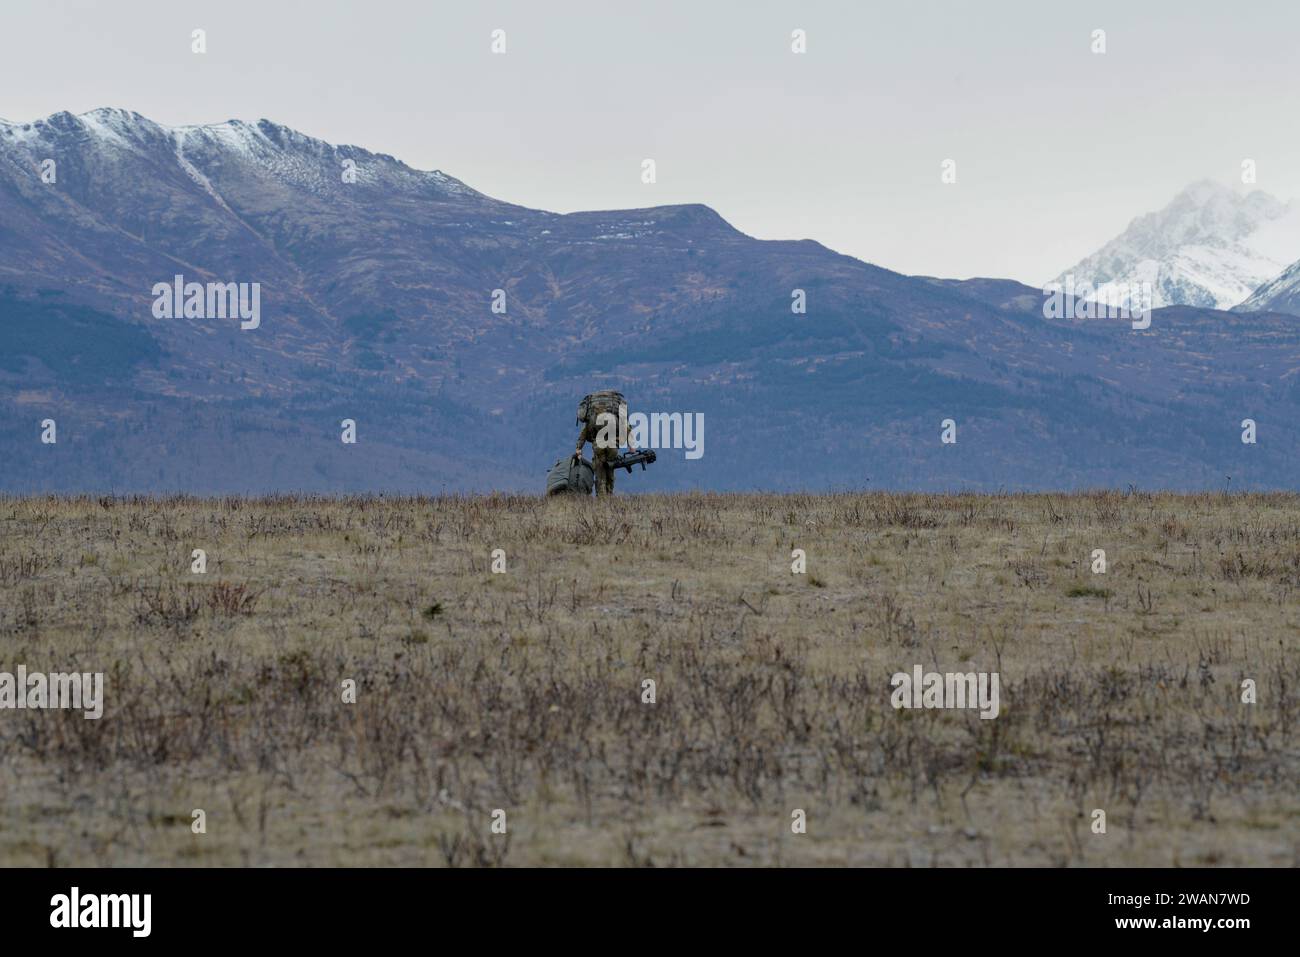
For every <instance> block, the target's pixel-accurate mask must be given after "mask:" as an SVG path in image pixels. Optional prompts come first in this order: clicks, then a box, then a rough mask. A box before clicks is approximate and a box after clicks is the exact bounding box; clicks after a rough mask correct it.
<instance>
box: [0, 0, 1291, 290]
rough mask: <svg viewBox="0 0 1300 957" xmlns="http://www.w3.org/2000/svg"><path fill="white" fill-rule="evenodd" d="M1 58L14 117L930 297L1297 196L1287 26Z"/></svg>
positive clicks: (59, 35) (724, 10) (792, 24)
mask: <svg viewBox="0 0 1300 957" xmlns="http://www.w3.org/2000/svg"><path fill="white" fill-rule="evenodd" d="M195 28H203V29H205V30H206V31H207V44H208V52H207V53H206V54H203V55H195V54H193V53H191V52H190V33H191V31H192V30H193V29H195ZM498 28H499V29H503V30H505V31H506V37H507V44H508V46H507V49H508V52H507V53H506V54H505V55H504V56H501V55H493V54H492V53H491V52H490V49H489V46H490V39H491V38H490V34H491V31H492V30H494V29H498ZM795 28H801V29H803V30H806V31H807V36H808V52H807V53H806V54H803V55H795V54H793V53H791V51H790V34H791V31H792V30H793V29H795ZM1098 28H1100V29H1104V30H1105V31H1106V34H1107V48H1108V51H1107V52H1106V53H1105V54H1104V55H1096V54H1093V53H1092V52H1090V49H1089V46H1090V35H1091V33H1092V31H1093V30H1094V29H1098ZM0 35H3V36H4V38H5V41H6V42H5V55H4V57H3V58H0V90H3V91H4V94H3V98H0V116H4V117H5V118H7V119H9V120H31V119H36V118H38V117H43V116H46V115H48V114H50V113H54V112H57V111H59V110H70V111H72V112H74V113H79V112H82V111H85V110H89V109H92V108H94V107H98V106H119V107H123V108H126V109H130V110H137V111H139V112H141V113H143V114H145V115H146V116H150V117H152V118H154V119H156V120H158V121H160V122H164V123H170V124H196V123H209V122H218V121H221V120H225V119H228V118H232V117H237V118H241V119H246V120H255V119H258V118H261V117H267V118H270V119H273V120H275V121H276V122H279V123H283V124H286V125H288V126H291V127H294V128H296V129H299V130H302V131H303V132H306V133H309V134H312V135H315V136H319V137H321V138H323V139H325V140H328V141H330V142H334V143H351V144H356V145H360V146H364V147H366V148H368V149H372V150H377V151H382V152H387V153H391V154H393V155H395V156H397V157H398V158H399V159H401V160H403V161H405V162H407V163H409V164H410V165H412V166H414V167H417V168H420V169H441V170H443V171H445V172H447V173H450V174H451V175H453V176H455V177H458V178H460V179H462V180H464V181H465V182H466V183H468V184H469V185H471V186H473V187H474V188H475V189H478V190H481V191H483V192H486V193H488V194H489V195H492V196H495V197H498V198H500V199H504V200H508V201H510V202H516V203H521V204H524V205H527V206H531V207H536V208H543V209H550V210H555V211H560V212H568V211H573V210H582V209H603V208H628V207H637V206H651V205H661V204H667V203H688V202H699V203H705V204H708V205H709V206H711V207H713V208H714V209H716V210H717V211H718V212H719V213H721V214H722V215H723V216H724V217H726V218H727V219H728V220H729V221H730V222H731V223H733V224H734V225H735V226H736V227H737V228H739V229H741V230H743V231H745V232H746V233H749V234H751V235H754V236H757V237H759V238H764V239H799V238H811V239H816V240H818V241H820V242H822V243H825V244H826V245H828V246H830V247H831V248H833V249H836V250H838V251H841V252H844V253H848V254H850V255H853V256H856V257H859V258H862V259H865V260H867V261H870V262H873V263H877V264H879V265H882V266H886V267H888V268H891V269H895V270H899V271H902V272H906V273H921V274H929V275H939V276H950V277H959V278H960V277H968V276H976V275H984V276H1003V277H1009V278H1015V279H1019V280H1022V281H1025V282H1029V283H1034V284H1038V283H1041V282H1042V281H1043V280H1045V279H1047V278H1048V277H1051V276H1054V275H1056V274H1057V273H1059V272H1060V271H1061V270H1062V269H1064V268H1066V267H1068V266H1069V265H1070V264H1071V263H1074V262H1078V261H1079V260H1080V259H1082V258H1084V257H1085V256H1088V255H1089V254H1091V253H1092V252H1094V251H1095V250H1097V249H1098V248H1099V247H1101V246H1102V245H1103V244H1104V243H1105V242H1106V241H1107V240H1109V239H1111V238H1112V237H1114V236H1115V235H1117V234H1118V233H1120V232H1121V231H1122V230H1123V229H1124V228H1125V226H1127V225H1128V223H1129V222H1130V221H1131V220H1132V219H1133V218H1134V217H1136V216H1138V215H1140V214H1142V213H1145V212H1148V211H1151V210H1154V209H1158V208H1160V207H1162V206H1164V205H1165V204H1166V203H1167V202H1169V200H1170V199H1171V198H1172V197H1173V196H1174V194H1176V193H1177V192H1178V191H1179V190H1181V189H1182V188H1183V187H1185V186H1186V185H1187V184H1188V183H1190V182H1192V181H1194V180H1198V179H1203V178H1211V179H1215V180H1218V181H1219V182H1222V183H1224V184H1227V185H1236V186H1237V188H1241V186H1240V182H1239V179H1238V177H1239V170H1240V165H1241V161H1242V160H1243V159H1246V158H1250V159H1253V160H1255V161H1256V163H1257V164H1258V170H1259V180H1258V183H1257V184H1256V186H1257V188H1259V189H1262V190H1265V191H1267V192H1269V193H1271V194H1272V195H1274V196H1277V197H1279V198H1281V199H1289V198H1292V197H1294V196H1297V195H1300V127H1297V124H1296V123H1295V122H1294V121H1293V120H1294V117H1293V97H1294V90H1295V78H1296V73H1295V67H1294V53H1295V38H1296V36H1297V35H1300V7H1297V6H1296V5H1295V4H1293V3H1283V2H1274V3H1255V4H1251V5H1250V6H1249V7H1242V6H1236V5H1231V4H1226V3H1199V2H1177V3H1175V2H1151V3H1143V4H1140V5H1138V4H1132V3H1105V2H1102V3H1089V4H1087V5H1079V4H1071V5H1064V4H1044V3H1041V2H999V3H997V4H971V3H956V2H954V3H908V4H886V5H878V4H863V3H856V2H844V3H831V2H816V3H810V2H807V0H804V2H790V3H763V2H743V3H742V2H712V3H698V2H694V3H685V2H670V0H660V2H656V3H653V4H643V5H633V4H611V3H608V2H600V3H596V2H591V3H577V2H572V3H570V2H566V3H537V2H533V0H528V2H493V3H456V4H449V3H429V2H425V0H418V2H379V0H372V2H366V3H354V2H349V3H330V2H311V3H306V2H304V3H266V2H258V3H252V2H244V0H221V2H211V3H203V2H191V3H184V4H179V3H175V2H163V0H158V2H132V3H114V4H105V3H77V2H70V3H62V4H59V5H57V6H55V5H52V4H49V3H45V2H35V0H6V2H5V4H4V6H3V10H2V11H0ZM645 158H653V159H654V160H655V161H656V163H657V166H658V182H657V183H656V184H654V185H643V184H642V183H641V181H640V175H639V174H640V164H641V161H642V160H643V159H645ZM948 158H951V159H954V160H956V162H957V173H958V181H957V183H956V184H955V185H951V186H947V185H942V184H941V183H940V176H939V174H940V163H941V162H942V161H943V160H945V159H948Z"/></svg>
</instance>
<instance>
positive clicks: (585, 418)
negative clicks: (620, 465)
mask: <svg viewBox="0 0 1300 957" xmlns="http://www.w3.org/2000/svg"><path fill="white" fill-rule="evenodd" d="M625 408H626V404H625V403H624V401H623V395H622V393H619V392H614V391H613V390H609V391H605V392H593V393H592V394H591V395H589V396H587V397H586V398H584V399H583V400H582V402H580V403H579V404H578V424H579V425H580V426H582V431H581V432H579V433H578V449H577V451H576V452H574V453H573V457H574V458H576V459H581V458H582V447H583V446H584V445H586V444H587V443H588V442H590V443H591V467H592V469H593V471H594V472H595V473H596V495H597V497H599V496H601V495H613V494H614V465H613V462H614V459H616V458H618V430H619V428H620V427H621V425H622V423H623V421H624V419H623V415H622V414H621V410H622V409H625ZM602 413H604V414H605V415H611V416H613V420H612V423H611V420H610V419H605V418H603V417H602ZM611 424H613V426H614V428H609V427H608V426H609V425H611ZM602 429H604V430H605V435H606V436H609V435H611V433H612V434H613V436H614V440H613V441H612V442H607V441H602V440H601V434H600V433H601V430H602ZM627 445H628V448H629V449H633V450H635V449H636V446H635V445H633V444H632V439H631V437H630V436H629V437H628V440H627Z"/></svg>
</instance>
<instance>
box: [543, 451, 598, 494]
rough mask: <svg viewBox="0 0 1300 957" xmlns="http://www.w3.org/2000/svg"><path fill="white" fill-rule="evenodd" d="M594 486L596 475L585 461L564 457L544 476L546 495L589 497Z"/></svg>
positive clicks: (569, 456)
mask: <svg viewBox="0 0 1300 957" xmlns="http://www.w3.org/2000/svg"><path fill="white" fill-rule="evenodd" d="M595 485H596V473H595V471H594V470H593V469H592V467H591V463H590V462H588V461H587V460H586V459H575V458H574V457H573V456H572V455H566V456H565V457H564V458H562V459H560V460H559V461H558V462H556V463H555V464H554V465H552V466H551V471H550V472H549V473H548V474H547V476H546V494H547V495H565V494H573V495H590V494H591V490H592V489H593V488H594V487H595Z"/></svg>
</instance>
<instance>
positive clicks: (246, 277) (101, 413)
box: [0, 110, 1300, 493]
mask: <svg viewBox="0 0 1300 957" xmlns="http://www.w3.org/2000/svg"><path fill="white" fill-rule="evenodd" d="M50 161H53V162H52V163H51V162H50ZM47 168H48V170H49V173H50V174H51V175H49V176H46V175H45V174H46V169H47ZM1253 202H1254V203H1259V202H1260V200H1258V199H1257V200H1254V201H1253ZM1293 258H1294V257H1293ZM178 275H181V276H183V279H184V280H185V283H186V289H187V292H186V308H185V310H184V311H183V314H182V310H179V309H178V310H176V311H175V312H172V311H171V310H168V311H167V314H160V313H159V312H158V311H157V309H156V306H157V305H158V302H157V299H156V296H157V293H156V292H155V289H156V287H157V285H158V284H159V283H161V284H162V285H163V288H164V289H169V288H170V287H171V285H172V283H173V281H174V279H175V277H176V276H178ZM191 283H193V284H195V285H197V286H198V287H199V288H200V289H202V287H203V286H205V285H206V286H207V295H206V299H205V298H204V297H203V296H199V297H198V298H199V300H202V301H200V302H198V303H197V305H198V307H199V308H197V309H196V310H195V312H194V314H191V311H190V309H189V302H190V300H189V295H190V294H189V292H188V288H189V285H190V284H191ZM254 284H256V288H257V289H258V297H259V298H258V302H259V303H260V314H259V323H258V324H257V325H256V326H255V327H245V326H244V323H243V322H242V321H232V320H231V319H230V318H228V317H227V318H223V315H225V313H220V312H213V311H212V308H211V304H212V301H213V297H214V295H218V293H216V292H214V290H215V289H216V288H230V287H233V286H238V287H240V288H243V287H244V286H245V285H247V286H248V287H249V288H252V287H253V285H254ZM795 291H800V292H802V293H804V294H805V295H806V303H807V312H806V313H795V312H793V311H792V293H793V292H795ZM241 296H242V293H241ZM169 301H170V300H169ZM241 301H242V300H241ZM498 302H499V303H500V304H501V306H502V308H500V309H498V308H497V303H498ZM205 305H206V306H207V307H206V308H205ZM242 318H243V317H242V316H241V317H240V319H242ZM1228 318H1229V320H1231V318H1232V317H1228ZM1297 354H1300V323H1297V322H1295V321H1294V320H1293V319H1292V317H1290V316H1284V315H1275V314H1269V313H1265V314H1261V315H1258V316H1251V317H1249V318H1248V319H1247V318H1246V317H1241V319H1240V321H1237V322H1232V321H1228V322H1225V321H1224V317H1223V315H1222V314H1221V313H1217V312H1208V311H1206V310H1200V309H1195V308H1188V307H1178V308H1173V309H1168V310H1162V311H1161V312H1159V313H1157V314H1156V315H1155V316H1154V317H1153V318H1152V321H1151V325H1150V327H1149V328H1148V329H1147V330H1145V331H1140V332H1139V331H1135V330H1134V329H1133V328H1132V326H1131V324H1130V323H1129V322H1115V321H1112V320H1105V319H1098V320H1096V321H1069V322H1059V321H1049V320H1047V319H1045V318H1044V315H1043V300H1042V297H1041V295H1040V294H1039V292H1038V290H1035V289H1031V288H1029V287H1025V286H1020V285H1019V284H1017V283H1014V282H1010V281H1008V280H998V279H978V280H968V281H960V282H958V281H950V280H939V279H930V278H925V277H919V276H903V275H900V274H898V273H895V272H890V271H889V270H886V269H881V268H879V267H877V266H872V265H871V264H869V263H865V262H862V261H860V260H856V259H853V258H851V257H849V256H842V255H840V254H838V253H835V252H832V251H831V250H829V249H827V248H825V247H824V246H821V245H820V244H818V243H816V242H813V241H811V240H799V241H764V240H758V239H754V238H753V237H750V236H746V235H745V234H744V233H742V232H740V231H739V230H737V229H735V228H733V227H732V226H730V225H729V224H728V223H727V222H726V221H725V220H724V219H723V218H722V217H721V216H719V215H718V214H717V213H716V212H714V211H713V210H712V209H710V208H709V207H707V206H703V205H698V204H692V205H683V206H656V207H650V208H642V209H625V210H603V211H596V212H575V213H567V214H563V215H561V214H557V213H551V212H546V211H543V210H535V209H528V208H526V207H523V206H518V205H514V204H511V203H508V202H504V201H501V200H498V199H494V198H492V197H489V196H485V195H484V194H482V193H479V192H477V191H475V190H473V189H471V188H470V187H469V186H466V185H465V184H464V183H461V182H460V181H459V180H455V179H453V178H452V177H450V176H448V175H446V174H443V173H438V172H433V171H421V170H416V169H413V168H411V167H409V166H407V165H405V164H403V163H402V162H400V161H399V160H397V159H395V158H393V157H391V156H386V155H383V154H380V153H372V152H369V151H367V150H364V149H361V148H359V147H355V146H336V145H332V144H329V143H325V142H323V141H321V140H318V139H314V138H312V137H310V136H306V135H303V134H302V133H299V132H296V131H294V130H292V129H290V128H288V127H286V126H282V125H280V124H278V123H273V122H270V121H268V120H260V121H256V122H251V123H249V122H241V121H236V120H232V121H228V122H225V123H219V124H215V125H210V126H181V127H172V126H164V125H162V124H159V123H156V122H153V121H151V120H149V119H148V118H146V117H143V116H141V115H140V114H138V113H133V112H130V111H127V110H94V111H92V112H90V113H84V114H81V115H77V116H74V115H72V114H70V113H57V114H55V115H53V116H50V117H47V118H45V119H43V120H36V121H33V122H30V123H4V124H0V491H6V492H7V491H33V490H41V491H53V490H62V491H84V490H107V491H114V490H116V491H174V490H177V489H185V490H187V491H190V492H194V491H204V492H213V493H217V492H221V493H224V492H252V491H277V490H297V491H344V490H372V491H385V490H392V491H398V490H405V491H430V490H438V489H446V490H448V491H468V490H479V491H482V490H484V489H490V488H497V489H513V490H534V489H535V488H536V486H537V484H538V480H539V478H540V477H541V475H544V474H545V469H546V467H547V466H549V465H550V464H551V463H552V462H554V461H555V456H556V455H557V454H562V453H564V452H565V451H566V450H567V449H571V448H572V447H573V435H574V434H573V431H572V424H573V418H572V416H573V408H574V404H575V402H576V400H577V398H579V397H581V396H582V395H583V394H584V393H585V392H589V391H591V390H592V389H593V388H603V387H610V386H613V387H618V388H620V389H622V390H623V391H624V393H625V394H626V395H627V396H628V398H629V399H630V400H631V401H632V402H633V403H634V411H636V410H647V411H649V410H661V411H664V412H667V413H670V414H671V413H673V412H674V411H676V410H688V411H692V412H700V413H703V414H706V415H707V417H708V418H709V419H710V421H711V422H712V423H716V425H711V426H710V431H709V445H708V454H707V456H706V457H705V458H703V459H701V460H700V461H699V462H691V463H685V462H684V460H682V459H681V458H680V456H681V452H680V450H678V451H674V450H671V449H669V450H667V451H666V452H665V453H663V454H661V456H660V458H661V460H662V461H661V463H660V465H659V467H657V468H656V470H654V472H653V473H651V474H650V475H648V476H640V475H638V478H639V479H640V480H641V482H640V483H639V486H638V487H639V488H642V489H645V490H651V489H670V488H672V489H685V488H712V489H726V488H733V489H734V488H744V489H752V488H764V487H766V488H782V489H784V488H792V489H809V488H843V487H845V486H846V485H847V486H849V487H854V486H859V485H861V484H864V483H865V482H867V481H870V483H871V485H872V486H873V487H883V488H895V487H899V488H901V487H908V488H932V489H952V488H969V489H975V488H989V489H993V488H999V487H1002V488H1033V487H1044V488H1055V487H1099V486H1122V485H1125V484H1127V483H1130V482H1132V483H1138V484H1141V485H1144V486H1147V485H1150V486H1161V487H1166V486H1167V487H1209V486H1216V485H1218V484H1219V483H1221V482H1222V477H1223V476H1224V475H1226V474H1230V475H1232V476H1233V477H1234V481H1233V488H1234V489H1236V488H1238V487H1239V486H1246V487H1252V485H1254V486H1258V487H1288V488H1289V487H1294V486H1295V485H1296V483H1297V477H1296V474H1295V469H1294V462H1295V461H1296V460H1297V458H1298V457H1300V444H1298V443H1297V440H1296V439H1295V437H1294V436H1293V435H1291V434H1290V433H1287V432H1286V430H1285V429H1279V430H1276V431H1274V432H1271V433H1269V434H1270V435H1272V436H1276V437H1275V438H1270V440H1269V441H1268V442H1266V443H1261V445H1260V446H1259V447H1258V448H1255V447H1251V449H1250V450H1249V455H1248V458H1247V460H1243V457H1242V449H1243V446H1242V444H1241V443H1240V442H1239V441H1237V433H1236V432H1235V427H1236V423H1238V422H1240V421H1241V419H1242V417H1243V416H1244V415H1247V414H1252V413H1253V414H1260V413H1258V412H1257V411H1255V410H1261V409H1264V410H1268V414H1269V416H1270V417H1271V418H1274V419H1275V420H1282V421H1292V420H1296V419H1300V390H1297V389H1295V388H1294V387H1293V386H1292V379H1291V378H1290V373H1291V372H1292V369H1293V366H1294V356H1296V355H1297ZM947 416H952V417H953V418H954V419H956V420H958V421H960V423H961V427H962V433H961V434H962V436H963V438H962V445H961V449H962V452H961V454H960V455H959V456H954V455H952V454H951V451H952V450H951V447H950V446H945V445H944V444H942V443H940V442H939V441H938V429H937V426H938V424H939V423H940V422H942V421H943V419H944V418H945V417H947ZM47 417H48V418H51V419H54V420H56V421H57V423H58V430H59V431H58V436H59V438H58V444H57V446H50V447H44V446H38V445H37V439H38V435H39V431H38V430H37V426H39V425H40V423H41V422H43V421H44V419H45V418H47ZM344 419H351V420H353V421H354V422H355V423H356V424H357V425H358V427H359V432H358V434H359V435H360V436H361V438H360V439H359V443H360V444H359V445H356V446H353V445H350V444H348V445H345V444H343V443H342V442H340V441H339V427H340V424H341V422H342V421H343V420H344ZM1288 436H1290V437H1288ZM33 447H37V448H39V449H41V450H42V451H41V454H35V455H33V454H32V449H33ZM774 449H780V450H781V454H779V455H778V454H774V452H773V450H774ZM674 458H677V462H676V463H675V464H674V461H673V459H674ZM652 483H653V484H652Z"/></svg>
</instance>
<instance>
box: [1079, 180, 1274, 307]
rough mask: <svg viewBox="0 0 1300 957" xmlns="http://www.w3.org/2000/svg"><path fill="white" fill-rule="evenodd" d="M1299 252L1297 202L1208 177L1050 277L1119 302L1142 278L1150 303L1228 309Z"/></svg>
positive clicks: (1127, 297) (1137, 287) (1128, 296)
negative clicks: (1070, 280) (1085, 286)
mask: <svg viewBox="0 0 1300 957" xmlns="http://www.w3.org/2000/svg"><path fill="white" fill-rule="evenodd" d="M1297 258H1300V203H1295V202H1291V203H1284V202H1282V201H1280V200H1278V199H1276V198H1274V197H1272V196H1270V195H1269V194H1267V193H1265V192H1263V191H1262V190H1255V191H1254V192H1252V193H1249V194H1246V195H1243V194H1240V193H1237V192H1235V191H1233V190H1232V189H1229V188H1228V187H1226V186H1223V185H1221V184H1219V183H1216V182H1213V181H1211V180H1202V181H1200V182H1197V183H1193V184H1192V185H1191V186H1189V187H1187V188H1186V189H1184V190H1183V191H1182V192H1181V193H1179V194H1178V195H1177V196H1175V197H1174V198H1173V200H1172V201H1171V202H1170V203H1169V205H1167V206H1166V207H1165V208H1164V209H1161V210H1159V211H1158V212H1154V213H1147V214H1146V215H1145V216H1139V217H1138V218H1137V219H1135V220H1133V222H1131V223H1130V224H1129V226H1128V228H1127V229H1125V230H1124V232H1123V233H1121V234H1120V235H1119V236H1117V237H1115V238H1114V239H1112V240H1111V241H1110V242H1108V243H1107V244H1106V245H1105V246H1103V247H1102V248H1101V249H1100V250H1098V251H1097V252H1095V253H1093V254H1092V255H1091V256H1089V257H1088V258H1086V259H1084V260H1083V261H1082V262H1080V263H1078V264H1076V265H1075V266H1073V267H1072V268H1070V269H1067V270H1065V272H1063V273H1061V275H1060V276H1059V277H1057V279H1056V280H1055V281H1056V282H1060V283H1063V284H1064V283H1065V282H1066V279H1067V277H1073V283H1074V286H1075V288H1078V287H1079V286H1081V285H1082V284H1084V283H1087V284H1088V285H1090V286H1092V288H1093V289H1094V290H1095V291H1096V294H1095V296H1091V297H1087V298H1095V299H1096V300H1097V301H1098V302H1110V303H1114V304H1116V305H1125V304H1127V303H1129V302H1130V301H1131V298H1132V295H1133V293H1134V291H1135V290H1140V289H1141V288H1142V285H1143V284H1149V289H1150V296H1151V298H1152V302H1151V305H1152V306H1154V307H1156V308H1159V307H1161V306H1171V305H1186V306H1199V307H1202V308H1207V309H1229V308H1231V307H1233V306H1235V305H1237V304H1238V303H1241V302H1243V301H1244V300H1245V299H1246V298H1247V297H1249V296H1250V295H1251V293H1253V292H1254V291H1255V290H1256V289H1258V288H1259V287H1260V286H1262V285H1263V284H1265V283H1267V282H1268V281H1269V280H1270V279H1272V278H1273V277H1275V276H1277V275H1278V273H1280V272H1281V271H1282V270H1283V269H1285V268H1286V267H1287V266H1288V265H1289V264H1291V263H1293V262H1295V261H1296V259H1297Z"/></svg>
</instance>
